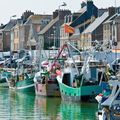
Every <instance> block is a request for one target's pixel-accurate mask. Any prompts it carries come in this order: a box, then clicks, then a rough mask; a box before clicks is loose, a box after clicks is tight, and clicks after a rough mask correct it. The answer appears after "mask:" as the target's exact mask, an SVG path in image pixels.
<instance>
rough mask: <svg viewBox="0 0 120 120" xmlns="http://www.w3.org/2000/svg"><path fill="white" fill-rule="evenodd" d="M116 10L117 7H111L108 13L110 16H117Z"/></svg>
mask: <svg viewBox="0 0 120 120" xmlns="http://www.w3.org/2000/svg"><path fill="white" fill-rule="evenodd" d="M115 9H116V8H115V7H109V8H108V13H109V16H112V15H114V14H115V12H116V10H115Z"/></svg>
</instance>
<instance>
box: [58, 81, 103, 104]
mask: <svg viewBox="0 0 120 120" xmlns="http://www.w3.org/2000/svg"><path fill="white" fill-rule="evenodd" d="M59 87H60V92H61V97H62V100H65V101H75V102H79V101H81V98H82V97H87V96H89V97H93V96H95V95H97V94H99V93H101V91H102V89H101V87H100V86H99V85H91V86H81V87H78V88H73V87H70V86H67V85H65V84H64V83H60V82H59Z"/></svg>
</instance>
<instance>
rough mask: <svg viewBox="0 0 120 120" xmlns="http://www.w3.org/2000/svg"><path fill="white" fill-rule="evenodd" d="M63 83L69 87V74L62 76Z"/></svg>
mask: <svg viewBox="0 0 120 120" xmlns="http://www.w3.org/2000/svg"><path fill="white" fill-rule="evenodd" d="M63 83H64V84H66V85H68V86H70V73H66V74H64V75H63Z"/></svg>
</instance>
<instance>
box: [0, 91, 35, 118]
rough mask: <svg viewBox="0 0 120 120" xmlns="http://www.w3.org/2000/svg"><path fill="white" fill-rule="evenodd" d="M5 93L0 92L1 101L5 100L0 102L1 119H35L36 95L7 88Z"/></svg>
mask: <svg viewBox="0 0 120 120" xmlns="http://www.w3.org/2000/svg"><path fill="white" fill-rule="evenodd" d="M0 91H1V90H0ZM3 93H4V94H3ZM3 93H2V92H0V102H2V101H3V103H0V119H1V120H3V119H4V120H16V119H19V120H26V119H29V120H33V118H34V109H33V108H34V100H35V97H34V95H29V94H22V93H19V92H18V93H16V92H14V91H10V90H5V89H4V90H3Z"/></svg>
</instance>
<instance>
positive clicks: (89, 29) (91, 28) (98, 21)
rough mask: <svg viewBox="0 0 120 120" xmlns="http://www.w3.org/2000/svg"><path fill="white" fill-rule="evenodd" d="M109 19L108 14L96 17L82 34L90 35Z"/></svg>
mask: <svg viewBox="0 0 120 120" xmlns="http://www.w3.org/2000/svg"><path fill="white" fill-rule="evenodd" d="M108 17H109V13H108V12H105V13H103V15H102V16H100V17H97V18H96V19H95V21H94V22H93V23H91V24H90V25H89V26H88V27H87V28H86V29H85V30H84V31H83V32H82V34H84V33H91V32H93V31H94V30H95V29H96V28H97V27H98V26H99V25H101V24H102V23H103V22H104V21H105V20H106V19H107V18H108Z"/></svg>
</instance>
